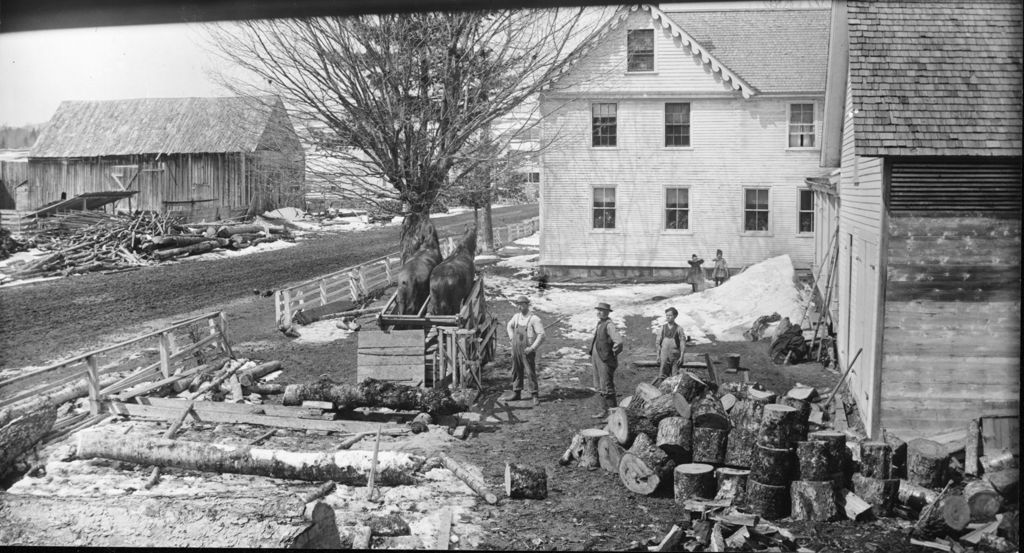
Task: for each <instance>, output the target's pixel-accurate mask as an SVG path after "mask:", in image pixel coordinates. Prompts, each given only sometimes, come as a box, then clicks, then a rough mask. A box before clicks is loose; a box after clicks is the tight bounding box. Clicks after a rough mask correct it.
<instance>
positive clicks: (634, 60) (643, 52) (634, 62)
mask: <svg viewBox="0 0 1024 553" xmlns="http://www.w3.org/2000/svg"><path fill="white" fill-rule="evenodd" d="M626 71H654V29H633V30H631V31H627V32H626Z"/></svg>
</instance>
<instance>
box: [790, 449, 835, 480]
mask: <svg viewBox="0 0 1024 553" xmlns="http://www.w3.org/2000/svg"><path fill="white" fill-rule="evenodd" d="M831 454H832V451H831V450H830V449H829V447H828V442H823V441H821V440H808V441H803V442H797V444H796V458H797V460H798V464H799V466H800V468H799V471H798V474H799V476H800V480H829V479H830V477H831V474H832V472H831V471H830V469H833V468H835V463H834V462H833V461H832V460H831V459H830V458H829V456H830V455H831Z"/></svg>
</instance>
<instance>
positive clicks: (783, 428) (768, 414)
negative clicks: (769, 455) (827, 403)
mask: <svg viewBox="0 0 1024 553" xmlns="http://www.w3.org/2000/svg"><path fill="white" fill-rule="evenodd" d="M799 430H800V412H799V411H797V410H796V409H794V408H793V407H790V406H788V405H780V404H778V403H773V404H771V405H765V406H764V414H763V415H762V417H761V426H759V427H758V429H757V439H756V440H755V442H754V443H756V444H758V445H763V446H765V447H773V448H789V447H792V446H793V444H794V443H795V442H798V441H800V440H798V439H797V438H798V437H799V436H798V434H799ZM766 483H767V482H766Z"/></svg>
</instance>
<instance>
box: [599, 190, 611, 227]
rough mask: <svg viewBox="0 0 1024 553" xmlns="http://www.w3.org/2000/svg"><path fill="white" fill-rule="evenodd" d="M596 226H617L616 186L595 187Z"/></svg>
mask: <svg viewBox="0 0 1024 553" xmlns="http://www.w3.org/2000/svg"><path fill="white" fill-rule="evenodd" d="M594 228H596V229H606V228H615V188H614V187H594Z"/></svg>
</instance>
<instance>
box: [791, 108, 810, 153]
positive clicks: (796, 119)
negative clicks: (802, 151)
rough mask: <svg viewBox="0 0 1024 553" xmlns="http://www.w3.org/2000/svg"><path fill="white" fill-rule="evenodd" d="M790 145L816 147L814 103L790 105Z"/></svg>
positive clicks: (794, 146)
mask: <svg viewBox="0 0 1024 553" xmlns="http://www.w3.org/2000/svg"><path fill="white" fill-rule="evenodd" d="M789 147H790V148H813V147H814V104H790V105H789Z"/></svg>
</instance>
